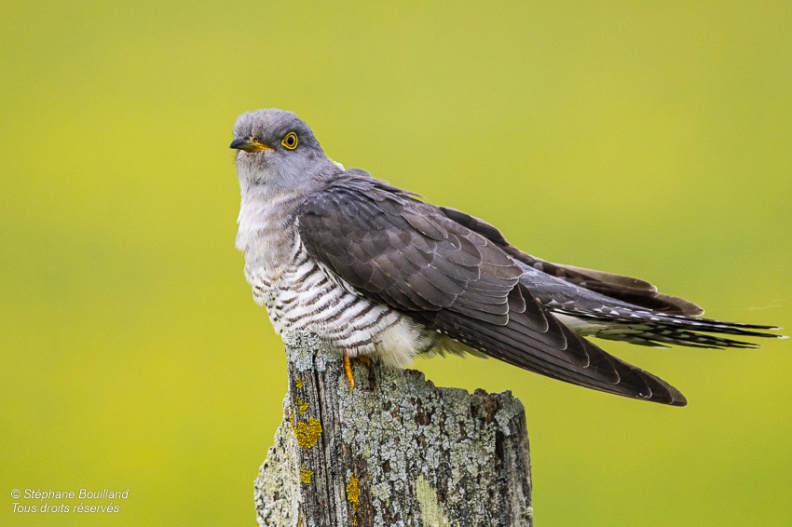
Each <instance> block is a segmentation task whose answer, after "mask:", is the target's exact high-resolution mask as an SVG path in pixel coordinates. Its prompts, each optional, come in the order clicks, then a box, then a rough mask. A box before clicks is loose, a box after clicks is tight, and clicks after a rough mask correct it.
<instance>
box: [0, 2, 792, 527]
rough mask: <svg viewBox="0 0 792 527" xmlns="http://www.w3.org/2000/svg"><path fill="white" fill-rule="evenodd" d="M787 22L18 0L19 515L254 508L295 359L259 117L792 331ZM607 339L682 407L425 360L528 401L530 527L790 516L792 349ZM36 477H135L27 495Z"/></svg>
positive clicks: (12, 373)
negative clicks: (256, 182) (248, 237)
mask: <svg viewBox="0 0 792 527" xmlns="http://www.w3.org/2000/svg"><path fill="white" fill-rule="evenodd" d="M791 26H792V4H790V2H788V1H778V2H753V1H750V2H749V1H745V2H722V1H719V2H714V1H712V2H654V3H649V2H605V3H593V2H584V1H579V2H545V3H536V2H502V3H497V4H490V3H485V2H443V3H433V4H431V5H427V4H426V3H425V2H410V3H399V4H395V3H394V4H379V3H372V2H345V3H332V4H331V3H318V2H316V3H299V4H298V3H289V2H252V3H244V2H243V3H239V2H235V3H228V2H225V3H222V5H221V3H217V4H216V5H210V4H206V3H193V2H161V1H160V2H148V1H135V2H35V1H26V2H21V1H9V0H6V1H5V2H3V3H2V5H1V6H0V68H1V70H0V76H1V77H2V80H0V97H2V104H0V115H1V116H2V117H1V121H0V123H1V126H0V171H1V176H2V179H1V180H0V181H1V183H0V184H1V185H2V186H1V187H0V345H1V346H2V354H0V396H2V407H1V408H0V452H2V457H1V460H0V464H1V465H0V466H1V467H2V470H1V471H0V495H1V496H2V498H0V524H3V525H59V526H60V525H65V526H69V525H136V526H137V525H206V526H214V525H254V509H253V486H252V482H253V479H254V477H255V475H256V473H257V469H258V466H259V464H260V463H261V462H262V460H263V459H264V457H265V454H266V450H267V448H268V447H269V446H270V445H271V443H272V438H273V434H274V432H275V428H276V427H277V424H278V421H279V419H280V407H281V400H282V397H283V395H284V393H285V388H286V369H285V360H284V356H283V351H282V344H281V342H280V341H279V339H278V338H277V337H276V336H275V335H274V334H273V331H272V329H271V327H270V326H269V322H268V321H267V318H266V314H265V311H264V310H263V309H261V308H258V307H257V306H255V305H254V303H253V302H252V300H251V293H250V289H249V287H248V285H247V284H246V283H245V281H244V278H243V276H242V265H243V257H242V255H241V254H240V253H238V252H237V251H236V250H235V249H234V236H235V233H236V225H235V220H236V214H237V210H238V199H239V197H238V196H239V190H238V185H237V181H236V175H235V171H234V165H233V152H232V151H230V150H229V149H228V144H229V142H230V141H231V138H232V136H231V128H232V125H233V122H234V120H235V118H236V116H237V115H238V114H239V113H241V112H244V111H248V110H253V109H258V108H262V107H281V108H287V109H290V110H293V111H295V112H297V113H298V115H300V116H301V117H302V118H303V119H305V120H306V121H307V122H308V123H309V124H310V125H311V126H312V127H313V128H314V131H315V132H316V134H317V136H318V137H319V139H320V141H322V144H323V146H324V148H325V150H326V151H327V152H328V154H329V155H330V156H332V157H333V158H335V159H337V160H339V161H341V162H342V163H344V164H345V165H346V166H348V167H364V168H366V169H368V170H369V171H371V172H372V173H373V174H374V175H375V176H377V177H380V178H383V179H386V180H388V181H390V182H391V183H394V184H396V185H399V186H402V187H405V188H408V189H411V190H414V191H417V192H420V193H422V194H423V195H424V196H425V197H426V198H427V199H428V200H430V201H432V202H434V203H438V204H444V205H450V206H454V207H457V208H461V209H463V210H466V211H468V212H470V213H472V214H475V215H477V216H481V217H483V218H486V219H487V220H489V221H491V222H493V223H495V224H496V225H498V226H500V227H501V228H502V229H503V230H504V232H505V234H506V235H507V236H508V237H509V239H510V240H511V241H512V242H513V243H515V244H517V245H519V246H520V247H522V248H524V249H525V250H527V251H528V252H531V253H533V254H536V255H538V256H541V257H544V258H547V259H550V260H553V261H559V262H566V263H574V264H577V265H582V266H588V267H593V268H601V269H605V270H609V271H612V272H618V273H624V274H630V275H635V276H639V277H642V278H646V279H648V280H651V281H653V282H654V283H656V284H658V285H659V286H661V287H662V288H663V289H664V290H665V291H666V292H669V293H671V294H676V295H682V296H685V297H688V298H690V299H692V300H694V301H696V302H699V303H701V304H703V305H704V306H705V307H706V308H708V311H707V314H708V315H709V316H712V317H720V318H726V319H731V320H740V321H745V322H755V323H771V324H779V325H782V326H787V328H790V329H792V301H791V300H790V299H792V286H791V285H790V280H789V270H790V260H792V236H791V235H790V230H791V224H792V212H790V208H791V207H792V201H791V199H792V177H791V176H792V31H790V29H789V28H790V27H791ZM604 344H605V346H606V348H607V349H609V350H612V351H613V352H615V353H616V354H618V355H619V356H620V357H623V358H625V359H626V360H628V361H631V362H634V363H637V364H639V365H641V366H642V367H645V368H647V369H649V370H650V371H652V372H655V373H656V374H658V375H660V376H661V377H663V378H665V379H667V380H669V381H671V382H672V383H673V384H675V385H676V386H678V387H679V388H680V389H681V390H682V391H683V392H684V393H685V394H686V395H687V396H688V398H689V400H690V406H689V407H687V408H683V409H680V408H667V407H663V406H659V405H652V404H646V403H639V402H634V401H630V400H626V399H621V398H617V397H613V396H609V395H603V394H599V393H595V392H592V391H587V390H583V389H580V388H575V387H571V386H568V385H565V384H563V383H558V382H554V381H550V380H547V379H545V378H542V377H539V376H537V375H533V374H530V373H527V372H523V371H519V370H517V369H514V368H511V367H509V366H506V365H504V364H501V363H498V362H496V361H492V360H490V361H482V360H480V359H475V358H468V359H464V360H463V359H432V360H419V361H418V362H417V363H416V367H417V368H419V369H421V370H423V371H425V372H426V374H427V376H428V377H429V378H431V379H433V380H434V381H435V382H437V383H438V384H440V385H447V386H461V387H465V388H467V389H470V390H472V389H475V388H477V387H482V388H485V389H487V390H489V391H501V390H507V389H511V390H513V391H514V392H515V394H516V395H517V396H518V397H520V398H521V399H522V401H523V402H524V403H525V406H526V412H527V418H528V426H529V433H530V440H531V446H532V451H531V454H532V459H533V476H534V484H535V494H534V501H535V509H536V518H537V524H538V525H547V526H561V525H564V526H566V525H642V526H659V525H698V526H705V525H712V526H715V525H724V524H729V525H763V526H776V525H777V526H789V525H792V499H791V498H790V494H791V493H792V387H790V382H789V378H790V372H792V349H790V343H789V341H766V342H763V344H764V346H763V348H762V349H761V350H759V351H750V350H749V351H739V350H738V351H712V350H695V349H682V348H675V349H671V350H654V349H649V348H646V349H644V348H635V347H631V346H628V345H621V344H617V343H610V342H607V343H604ZM28 488H32V489H50V488H52V489H56V490H58V489H64V490H77V489H80V488H88V489H95V490H100V489H103V488H110V489H126V488H128V489H130V495H129V498H128V499H126V500H123V501H116V504H118V505H120V511H119V512H118V513H117V514H111V515H107V514H105V515H102V514H87V515H86V514H83V515H78V514H73V513H70V514H58V513H49V514H41V513H38V514H19V513H17V514H14V513H12V512H11V511H12V503H13V502H14V501H15V500H13V499H12V497H11V495H10V493H11V491H12V490H13V489H20V490H24V489H28ZM16 501H19V502H21V503H23V504H26V505H32V504H36V503H35V502H33V501H30V500H28V501H25V500H16ZM78 502H79V500H71V501H67V504H70V505H72V506H75V505H77V504H78Z"/></svg>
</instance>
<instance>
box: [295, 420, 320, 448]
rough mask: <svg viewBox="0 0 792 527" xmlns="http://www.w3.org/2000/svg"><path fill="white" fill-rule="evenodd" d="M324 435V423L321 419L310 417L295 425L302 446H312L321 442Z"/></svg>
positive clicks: (296, 434)
mask: <svg viewBox="0 0 792 527" xmlns="http://www.w3.org/2000/svg"><path fill="white" fill-rule="evenodd" d="M321 435H322V423H320V422H319V419H314V418H313V417H309V418H308V421H301V422H299V423H297V424H296V425H295V426H294V436H295V437H296V438H297V444H298V445H299V446H300V448H311V447H313V446H314V445H315V444H316V443H318V442H319V437H320V436H321Z"/></svg>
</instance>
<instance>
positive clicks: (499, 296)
mask: <svg viewBox="0 0 792 527" xmlns="http://www.w3.org/2000/svg"><path fill="white" fill-rule="evenodd" d="M459 214H461V213H459ZM465 218H472V217H467V216H465ZM473 220H474V219H471V220H469V221H467V220H466V221H459V217H454V215H453V214H452V215H451V216H449V213H448V211H447V210H441V209H439V208H437V207H434V206H432V205H429V204H426V203H423V202H421V201H418V200H417V199H415V198H414V197H413V196H412V195H410V194H408V193H406V192H404V191H401V190H399V189H397V188H395V187H391V186H389V185H387V184H386V183H384V182H381V181H378V180H375V179H373V178H370V177H368V176H367V175H364V173H362V172H358V171H349V172H346V173H342V174H339V175H336V176H335V178H334V179H333V180H332V181H330V182H328V183H327V184H326V186H325V187H324V188H323V189H321V190H320V191H318V192H315V193H314V194H312V195H311V196H310V197H309V198H308V199H306V201H305V202H304V204H303V206H302V208H301V211H300V214H299V216H298V228H299V232H300V237H301V240H302V243H303V245H304V246H305V248H306V250H307V251H308V253H309V254H310V255H311V256H312V257H313V258H315V259H316V260H318V261H319V262H321V264H322V265H323V267H324V268H325V269H327V270H329V272H332V273H335V274H336V275H337V276H338V277H340V278H341V279H343V280H344V281H345V282H346V283H348V284H350V285H351V286H352V287H353V288H355V289H356V291H357V292H358V293H359V294H361V295H364V296H368V297H370V298H372V299H374V300H376V301H378V302H382V303H384V304H386V305H388V306H390V307H391V308H393V309H395V310H397V311H400V312H401V313H404V314H406V315H409V316H410V317H412V318H413V319H414V320H416V321H417V322H420V323H422V324H424V325H425V326H427V327H429V328H432V329H434V330H436V331H438V332H440V333H443V334H445V335H448V336H450V337H452V338H454V339H456V340H458V341H459V342H462V343H463V344H466V345H468V346H470V347H472V348H474V349H476V350H479V351H481V352H483V353H485V354H487V355H490V356H492V357H494V358H497V359H500V360H503V361H505V362H508V363H510V364H513V365H515V366H518V367H521V368H525V369H528V370H531V371H534V372H537V373H541V374H544V375H547V376H550V377H553V378H555V379H559V380H563V381H566V382H570V383H574V384H578V385H582V386H586V387H589V388H594V389H597V390H601V391H604V392H609V393H615V394H618V395H624V396H628V397H634V398H641V399H647V400H651V401H656V402H662V403H667V404H674V405H683V404H685V399H684V397H683V396H682V395H681V394H680V393H679V392H678V391H677V390H676V389H674V388H673V387H671V386H669V385H668V384H666V383H665V382H663V381H661V380H660V379H657V378H656V377H654V376H652V375H651V374H649V373H646V372H644V371H643V370H640V369H638V368H635V367H633V366H631V365H629V364H626V363H624V362H622V361H620V360H618V359H616V358H615V357H612V356H610V355H608V354H607V353H606V352H604V351H603V350H601V349H600V348H599V347H597V346H596V345H594V344H592V343H590V342H589V341H587V340H586V339H584V338H582V337H580V336H578V335H577V334H575V333H574V332H573V331H572V330H570V329H569V328H567V327H566V326H564V325H563V324H562V323H561V322H559V321H558V320H557V319H556V318H555V317H554V316H553V315H552V314H550V312H549V311H547V310H546V309H545V307H544V306H543V305H542V304H541V303H540V302H539V301H538V300H537V299H536V298H534V297H533V296H532V294H531V292H530V291H529V290H528V288H527V287H525V285H524V284H523V283H521V282H520V278H521V277H522V275H523V273H524V269H523V267H522V265H523V264H524V262H523V264H521V263H519V259H517V258H516V257H515V256H514V255H511V254H509V253H508V251H507V250H506V248H507V246H508V243H507V242H506V241H505V239H503V237H502V235H500V233H499V232H498V231H497V230H496V229H495V228H494V227H491V226H489V225H488V224H484V223H483V222H480V223H475V221H473ZM639 288H640V286H639Z"/></svg>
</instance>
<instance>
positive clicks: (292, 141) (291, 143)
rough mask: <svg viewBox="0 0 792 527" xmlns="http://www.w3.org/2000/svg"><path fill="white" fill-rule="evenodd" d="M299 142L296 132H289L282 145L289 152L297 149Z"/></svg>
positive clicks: (282, 140)
mask: <svg viewBox="0 0 792 527" xmlns="http://www.w3.org/2000/svg"><path fill="white" fill-rule="evenodd" d="M297 142H298V141H297V134H296V133H294V132H289V133H288V134H286V135H284V136H283V139H281V144H282V145H283V146H284V147H285V148H288V149H289V150H294V149H295V148H297Z"/></svg>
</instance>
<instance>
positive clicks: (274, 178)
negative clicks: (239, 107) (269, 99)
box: [231, 109, 337, 189]
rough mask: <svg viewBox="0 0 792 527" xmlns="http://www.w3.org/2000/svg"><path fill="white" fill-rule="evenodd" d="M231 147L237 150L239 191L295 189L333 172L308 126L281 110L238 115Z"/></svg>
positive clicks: (330, 163)
mask: <svg viewBox="0 0 792 527" xmlns="http://www.w3.org/2000/svg"><path fill="white" fill-rule="evenodd" d="M231 148H234V149H236V150H238V152H237V154H236V164H237V172H238V174H239V179H240V182H241V183H242V184H243V188H244V186H245V185H252V186H260V185H264V186H267V187H269V188H283V189H288V188H297V187H301V186H304V185H306V184H310V182H312V181H317V180H319V179H321V178H322V177H323V176H326V175H328V174H329V173H332V172H333V171H335V170H337V169H335V166H334V165H333V163H332V162H331V161H330V160H329V159H328V158H327V157H326V156H325V154H324V151H323V150H322V147H321V146H319V142H318V141H317V140H316V137H314V134H313V132H312V131H311V129H310V128H309V127H308V125H306V124H305V123H304V122H303V121H301V120H300V119H298V118H297V116H296V115H294V114H293V113H291V112H287V111H284V110H276V109H267V110H258V111H255V112H249V113H245V114H242V115H240V116H239V118H238V119H237V122H236V124H235V125H234V140H233V141H232V142H231Z"/></svg>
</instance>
